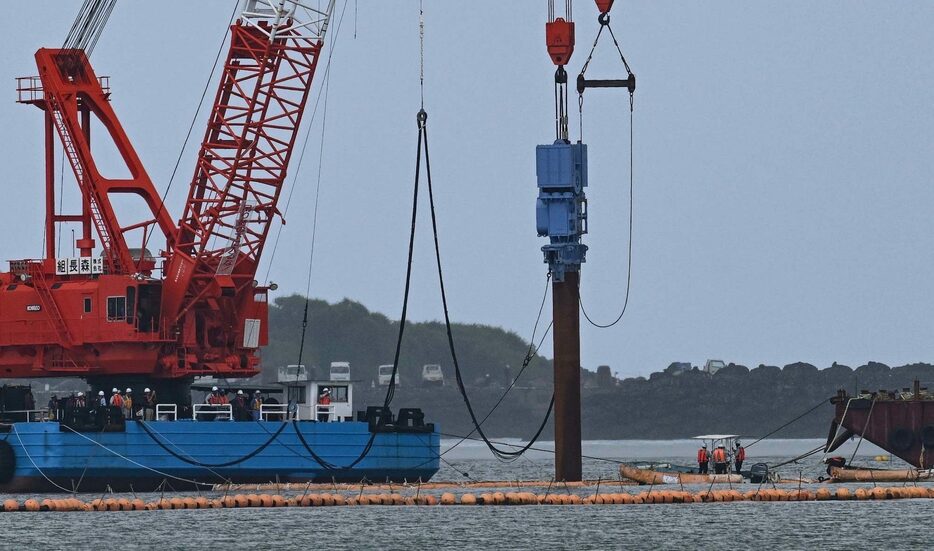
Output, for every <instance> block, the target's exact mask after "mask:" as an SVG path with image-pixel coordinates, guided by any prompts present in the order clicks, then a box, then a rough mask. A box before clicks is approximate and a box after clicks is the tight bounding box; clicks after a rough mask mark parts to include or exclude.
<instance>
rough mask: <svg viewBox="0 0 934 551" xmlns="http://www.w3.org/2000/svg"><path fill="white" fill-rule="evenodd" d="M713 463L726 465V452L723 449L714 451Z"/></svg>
mask: <svg viewBox="0 0 934 551" xmlns="http://www.w3.org/2000/svg"><path fill="white" fill-rule="evenodd" d="M713 462H714V463H726V450H724V449H723V448H717V449H715V450H714V451H713Z"/></svg>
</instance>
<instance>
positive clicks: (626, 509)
mask: <svg viewBox="0 0 934 551" xmlns="http://www.w3.org/2000/svg"><path fill="white" fill-rule="evenodd" d="M451 443H452V442H444V443H442V450H444V449H447V447H449V445H450V444H451ZM820 443H821V442H820V441H819V440H784V441H779V440H775V441H769V442H768V444H766V443H765V442H763V443H761V444H759V445H758V446H755V447H753V448H751V449H750V450H749V452H750V453H749V455H750V457H749V459H748V461H750V462H755V461H759V460H767V461H768V462H770V463H773V464H775V463H778V462H780V461H782V460H785V459H788V458H790V457H793V456H795V455H797V454H799V453H803V452H804V451H807V450H810V449H812V448H814V447H816V446H817V445H818V444H820ZM541 447H542V448H543V449H546V450H547V449H548V448H549V447H550V446H549V444H548V443H543V444H542V445H541ZM695 449H696V447H695V443H694V442H691V441H687V440H684V441H682V440H677V441H661V442H659V441H596V442H588V443H586V444H585V449H584V453H585V454H586V455H589V456H593V457H595V458H597V457H599V458H603V459H610V461H605V460H598V459H587V460H585V476H586V477H588V478H601V479H603V480H608V482H607V484H610V485H612V482H609V481H610V480H615V479H616V465H617V463H615V462H614V461H620V460H626V461H649V460H662V461H673V462H680V463H682V464H690V462H691V460H692V458H693V454H694V451H695ZM852 451H853V444H848V445H847V446H845V447H844V448H843V449H842V450H840V451H838V452H836V453H837V454H839V455H844V456H846V457H849V456H850V454H852ZM879 453H881V452H880V451H879V450H878V449H876V448H873V447H871V446H869V445H868V444H865V443H864V444H863V445H862V446H861V447H860V449H859V455H857V460H856V462H857V463H862V464H867V465H870V464H873V465H887V466H890V467H898V466H900V465H899V464H898V463H891V464H885V463H876V462H874V461H873V456H874V455H876V454H879ZM444 459H445V460H446V461H448V462H449V463H450V465H444V467H443V469H442V471H441V472H440V473H439V475H438V478H437V479H438V480H454V481H464V480H471V479H473V480H516V479H520V480H534V479H537V480H548V479H549V478H550V476H551V472H552V469H553V464H552V456H551V454H550V453H548V452H547V451H540V452H531V453H530V454H529V455H528V457H524V458H522V459H519V460H518V461H515V462H512V463H500V462H498V461H496V460H494V459H491V458H490V456H489V455H488V452H486V451H485V448H483V447H482V445H478V444H476V443H473V442H467V443H464V444H462V445H460V446H458V448H456V449H454V450H452V451H451V452H449V453H447V454H446V455H445V456H444ZM819 459H820V455H817V456H814V457H813V458H810V459H808V460H805V461H803V462H801V463H800V464H797V465H795V464H792V465H789V466H787V467H784V468H783V469H782V471H783V473H784V474H786V475H788V476H797V475H798V474H803V475H804V476H812V477H816V476H818V475H819V474H821V473H822V470H823V467H822V466H821V465H820V464H819ZM461 473H467V474H468V475H469V477H465V476H464V475H463V474H461ZM749 488H752V486H749ZM630 490H631V491H638V490H637V489H635V488H631V489H630ZM590 491H592V490H590ZM590 491H588V493H589V492H590ZM4 497H5V496H4ZM15 497H18V498H19V499H24V498H25V497H26V496H15ZM82 497H85V499H93V498H96V497H99V496H98V495H94V496H82ZM140 497H141V498H142V499H153V498H154V497H155V496H152V495H141V496H140ZM932 514H934V500H902V501H883V502H872V501H865V502H852V501H851V502H819V503H817V502H810V503H793V502H779V503H722V504H714V503H711V504H691V505H640V506H594V507H581V506H578V507H574V506H569V507H567V506H566V507H561V506H547V507H545V506H541V507H536V506H526V507H404V506H401V507H372V506H371V507H342V508H285V509H212V510H203V511H198V510H196V511H141V512H114V513H30V514H23V513H16V514H2V513H0V522H2V525H0V548H3V549H37V548H41V549H62V548H69V549H90V548H101V546H102V545H103V546H104V547H112V546H111V545H109V544H106V545H105V542H120V544H119V547H120V548H126V549H137V548H146V549H153V548H158V549H191V548H201V549H218V548H236V549H240V548H247V547H249V548H252V549H277V548H282V549H297V548H312V547H313V548H324V549H477V548H482V549H545V548H547V549H571V548H574V549H699V548H708V547H711V546H715V547H719V548H721V549H731V550H732V549H753V548H755V549H880V548H881V547H887V548H894V549H932V548H934V536H932V535H931V528H930V525H931V518H932Z"/></svg>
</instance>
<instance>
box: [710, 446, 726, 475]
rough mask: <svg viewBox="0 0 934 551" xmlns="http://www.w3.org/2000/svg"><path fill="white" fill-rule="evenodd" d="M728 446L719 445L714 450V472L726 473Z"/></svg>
mask: <svg viewBox="0 0 934 551" xmlns="http://www.w3.org/2000/svg"><path fill="white" fill-rule="evenodd" d="M726 463H727V457H726V447H725V446H724V445H723V444H720V445H719V446H717V449H715V450H714V451H713V472H714V473H716V474H726Z"/></svg>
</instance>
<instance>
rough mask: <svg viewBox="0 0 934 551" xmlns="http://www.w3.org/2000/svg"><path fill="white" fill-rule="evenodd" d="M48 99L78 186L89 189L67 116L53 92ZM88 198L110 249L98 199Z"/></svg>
mask: <svg viewBox="0 0 934 551" xmlns="http://www.w3.org/2000/svg"><path fill="white" fill-rule="evenodd" d="M46 101H48V103H49V110H50V112H51V113H52V122H53V124H54V126H55V129H56V130H57V131H58V135H59V137H60V138H61V139H62V149H63V150H64V151H65V155H66V156H67V157H68V162H69V163H70V164H71V168H72V170H74V172H75V178H76V179H77V180H78V186H79V187H80V188H81V189H82V190H86V189H87V185H86V182H85V179H84V178H85V174H84V167H83V166H82V165H81V158H80V157H79V155H78V150H77V148H76V147H75V144H74V141H73V140H72V137H71V136H72V134H71V129H70V128H68V123H67V121H66V120H65V117H64V116H62V111H61V108H60V106H59V105H58V103H57V102H56V101H55V97H54V96H53V95H51V94H46ZM86 196H87V198H88V206H89V210H90V211H91V219H92V220H93V222H94V227H95V228H97V233H98V235H99V236H100V239H101V245H102V246H103V247H104V250H105V251H109V250H110V245H111V238H110V232H108V231H107V225H106V223H105V222H104V217H103V215H102V214H101V211H100V208H98V206H97V201H96V200H95V198H94V194H93V193H86ZM111 261H112V262H113V263H114V266H113V267H112V271H113V272H114V273H120V266H119V265H118V264H119V259H118V258H117V257H116V256H114V257H113V258H112V259H111Z"/></svg>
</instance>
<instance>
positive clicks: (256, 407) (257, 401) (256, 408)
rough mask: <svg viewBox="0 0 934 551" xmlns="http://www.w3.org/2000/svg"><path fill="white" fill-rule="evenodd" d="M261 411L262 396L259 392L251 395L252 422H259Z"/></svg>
mask: <svg viewBox="0 0 934 551" xmlns="http://www.w3.org/2000/svg"><path fill="white" fill-rule="evenodd" d="M262 409H263V395H262V394H261V393H260V391H258V390H257V391H256V392H254V393H253V399H252V400H250V414H251V415H252V416H253V420H254V421H259V420H260V415H261V413H262V411H261V410H262Z"/></svg>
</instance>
